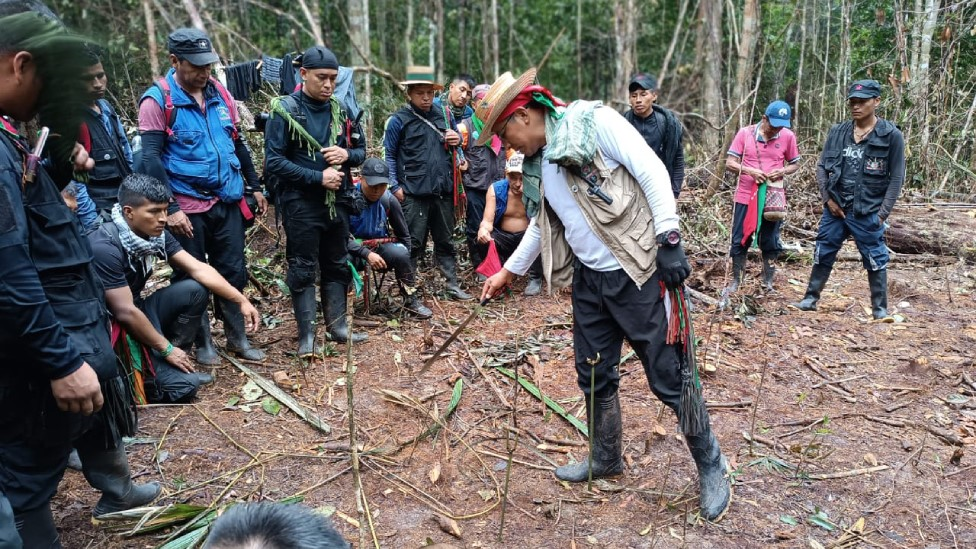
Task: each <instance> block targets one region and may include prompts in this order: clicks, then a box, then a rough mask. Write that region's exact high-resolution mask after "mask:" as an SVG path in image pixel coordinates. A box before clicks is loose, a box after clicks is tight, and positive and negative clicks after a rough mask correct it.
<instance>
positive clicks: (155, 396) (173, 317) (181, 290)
mask: <svg viewBox="0 0 976 549" xmlns="http://www.w3.org/2000/svg"><path fill="white" fill-rule="evenodd" d="M209 302H210V292H208V291H207V289H206V288H204V287H203V286H202V285H201V284H200V283H199V282H197V281H196V280H192V279H189V280H181V281H179V282H174V283H172V284H170V285H169V286H167V287H165V288H162V289H160V290H157V291H155V292H153V293H152V295H150V296H149V297H147V298H146V299H145V301H143V302H142V304H141V306H140V309H142V312H143V313H145V314H146V317H147V318H149V322H151V323H152V325H153V327H154V328H156V331H158V332H159V333H161V334H163V335H164V336H166V339H168V340H169V341H170V342H171V343H172V344H173V345H174V346H176V347H182V346H186V345H189V344H191V343H193V340H194V337H195V336H196V332H197V330H198V329H199V328H200V317H201V316H202V315H203V312H204V311H206V310H207V304H208V303H209ZM150 355H151V356H152V363H153V370H154V371H155V373H156V375H155V376H149V375H147V376H146V377H145V382H144V385H145V389H146V398H147V399H148V400H149V402H153V403H176V402H187V401H189V400H191V399H192V398H193V397H194V396H196V394H197V389H198V388H199V387H200V381H199V379H198V377H197V376H196V375H195V374H192V373H189V374H188V373H186V372H183V371H182V370H179V369H177V368H174V367H173V366H172V365H170V363H169V362H167V361H166V359H165V358H163V356H162V355H161V354H159V352H158V351H156V350H155V349H152V350H151V351H150Z"/></svg>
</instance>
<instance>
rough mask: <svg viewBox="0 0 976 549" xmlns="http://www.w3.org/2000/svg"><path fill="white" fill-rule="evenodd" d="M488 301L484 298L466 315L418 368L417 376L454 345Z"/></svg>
mask: <svg viewBox="0 0 976 549" xmlns="http://www.w3.org/2000/svg"><path fill="white" fill-rule="evenodd" d="M488 301H489V299H487V298H485V299H482V300H481V303H478V304H477V305H475V307H474V309H472V310H471V312H470V313H468V316H467V318H465V319H464V320H463V321H462V322H461V324H460V325H459V326H458V327H457V328H455V329H454V331H453V332H451V335H450V336H448V338H447V340H445V341H444V343H442V344H441V346H440V347H438V348H437V350H436V351H434V354H432V355H431V356H430V358H428V359H427V360H426V361H425V362H424V365H423V366H422V367H421V368H420V371H419V372H417V374H418V375H419V374H422V373H424V372H426V371H427V370H428V369H429V368H430V366H431V365H432V364H433V363H434V362H437V359H438V358H440V356H441V355H442V354H444V351H445V350H446V349H447V348H448V347H449V346H450V345H451V343H454V340H455V339H457V338H458V336H459V335H461V331H462V330H464V327H465V326H467V325H468V324H469V323H470V322H471V321H472V320H473V319H474V317H476V316H478V313H480V312H481V309H483V308H484V306H485V305H487V304H488Z"/></svg>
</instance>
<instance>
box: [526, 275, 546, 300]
mask: <svg viewBox="0 0 976 549" xmlns="http://www.w3.org/2000/svg"><path fill="white" fill-rule="evenodd" d="M541 293H542V277H541V276H539V275H537V274H535V273H532V272H530V273H529V283H528V284H526V285H525V295H526V296H529V297H531V296H534V295H539V294H541Z"/></svg>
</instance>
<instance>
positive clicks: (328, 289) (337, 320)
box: [322, 282, 369, 343]
mask: <svg viewBox="0 0 976 549" xmlns="http://www.w3.org/2000/svg"><path fill="white" fill-rule="evenodd" d="M323 293H324V294H325V295H324V298H325V299H323V300H322V304H323V306H324V307H325V314H324V315H322V316H323V317H324V318H325V322H326V333H327V334H328V335H329V339H331V340H332V341H336V342H339V343H345V342H346V341H348V338H349V326H348V323H347V322H346V285H345V284H341V283H337V282H329V283H327V284H326V285H325V288H324V289H323ZM367 339H369V335H367V334H357V333H355V332H354V333H353V334H352V342H353V343H362V342H363V341H366V340H367Z"/></svg>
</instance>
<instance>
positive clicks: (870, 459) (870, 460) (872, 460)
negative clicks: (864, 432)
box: [864, 452, 878, 467]
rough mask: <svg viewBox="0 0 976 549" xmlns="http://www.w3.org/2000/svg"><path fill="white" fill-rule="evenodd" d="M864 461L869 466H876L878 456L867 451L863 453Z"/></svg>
mask: <svg viewBox="0 0 976 549" xmlns="http://www.w3.org/2000/svg"><path fill="white" fill-rule="evenodd" d="M864 463H867V464H868V465H870V466H871V467H876V466H877V465H878V458H876V457H875V456H874V454H872V453H870V452H868V453H867V454H864Z"/></svg>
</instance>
